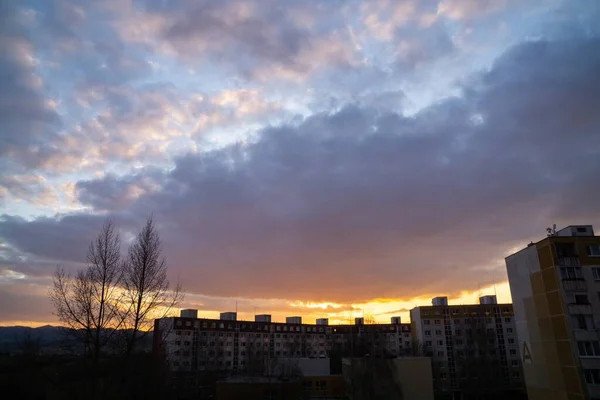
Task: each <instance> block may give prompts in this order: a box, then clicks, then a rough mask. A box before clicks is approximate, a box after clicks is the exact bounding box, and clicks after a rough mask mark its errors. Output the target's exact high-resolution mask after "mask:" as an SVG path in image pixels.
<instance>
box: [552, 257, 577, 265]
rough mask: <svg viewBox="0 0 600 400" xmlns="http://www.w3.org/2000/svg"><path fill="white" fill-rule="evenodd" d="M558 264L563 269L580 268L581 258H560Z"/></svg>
mask: <svg viewBox="0 0 600 400" xmlns="http://www.w3.org/2000/svg"><path fill="white" fill-rule="evenodd" d="M556 261H557V263H558V265H559V266H561V267H580V266H581V264H580V263H579V257H558V258H557V260H556Z"/></svg>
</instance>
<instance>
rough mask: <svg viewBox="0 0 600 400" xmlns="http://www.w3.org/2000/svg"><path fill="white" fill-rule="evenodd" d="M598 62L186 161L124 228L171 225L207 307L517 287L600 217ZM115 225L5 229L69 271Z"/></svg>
mask: <svg viewBox="0 0 600 400" xmlns="http://www.w3.org/2000/svg"><path fill="white" fill-rule="evenodd" d="M598 48H600V40H599V39H598V38H595V37H593V38H579V39H578V40H577V41H575V40H573V41H557V42H544V41H539V42H530V43H524V44H521V45H519V46H516V47H515V48H513V49H512V50H510V51H508V52H507V53H506V54H504V56H502V57H501V58H500V59H499V60H498V61H497V63H496V64H495V65H494V67H493V68H492V69H491V70H490V71H489V72H486V73H483V74H481V75H480V76H478V77H476V78H473V79H472V80H471V83H470V84H469V86H465V87H464V88H463V91H464V96H462V97H460V98H451V99H448V100H446V101H443V102H441V103H439V104H436V105H433V106H431V107H429V108H427V109H425V110H423V111H421V112H420V113H418V114H417V115H415V116H414V117H412V118H406V117H404V116H402V115H399V114H396V113H392V112H384V111H381V110H379V109H373V108H368V107H361V106H358V105H347V106H345V107H344V108H342V109H340V110H338V111H336V112H332V113H320V114H316V115H313V116H311V117H309V118H307V119H305V120H304V121H302V122H301V123H299V124H297V125H282V126H278V127H270V128H265V129H263V130H262V132H261V135H260V139H259V140H258V141H256V142H254V143H251V144H248V145H236V146H230V147H227V148H225V149H222V150H218V151H212V152H208V153H201V154H190V155H187V156H185V157H181V158H179V159H177V160H176V163H175V168H174V169H173V170H172V171H171V172H169V173H168V174H167V175H166V176H165V177H164V178H163V179H162V181H161V182H160V188H161V189H160V190H157V191H153V192H149V193H147V194H142V195H141V196H140V197H139V198H137V200H135V201H134V202H133V203H132V204H131V205H130V206H129V207H128V208H126V209H124V210H121V211H120V212H119V215H120V216H121V217H123V218H125V217H126V218H127V221H129V222H128V223H129V224H131V221H140V223H141V221H142V220H143V218H144V217H145V216H146V215H147V214H148V213H149V212H151V211H152V212H154V215H155V217H156V220H157V221H158V223H159V225H160V230H161V234H162V237H163V239H164V248H165V251H166V253H167V255H168V257H169V261H170V264H171V268H172V269H171V272H172V274H174V275H177V276H180V277H182V278H183V279H185V282H186V285H187V289H188V290H190V291H192V292H199V293H204V294H206V295H219V296H260V297H272V298H286V296H290V295H292V296H293V297H294V298H297V299H302V300H312V301H319V300H330V301H342V302H343V301H358V300H361V299H373V298H378V297H403V298H410V297H412V296H416V295H423V294H425V293H427V294H429V293H431V294H434V293H440V292H446V291H447V290H448V288H462V289H464V290H468V289H473V288H475V287H477V286H479V285H485V284H490V283H493V282H498V281H501V280H504V279H505V273H504V268H503V266H502V258H503V257H504V256H505V255H506V252H507V251H508V250H509V249H510V248H512V247H513V246H522V245H525V244H526V243H527V241H529V240H532V239H537V238H540V237H542V236H543V235H544V229H545V227H546V226H547V225H548V224H551V223H553V222H555V223H557V224H559V225H562V224H567V223H594V224H597V223H598V221H599V219H600V213H599V211H598V208H597V204H598V203H599V201H600V190H599V189H598V185H597V180H598V176H600V135H599V134H598V130H599V128H600V115H599V114H598V113H597V110H599V109H600V78H599V77H598V74H597V71H598V70H600V53H599V52H598V51H597V49H598ZM137 179H139V177H125V178H117V177H111V176H108V177H106V178H104V179H102V180H99V181H89V182H85V183H82V184H80V185H79V186H78V195H79V197H80V198H81V199H94V198H95V200H89V201H88V203H89V204H93V205H96V206H98V207H99V208H102V209H104V208H107V207H108V205H106V204H103V203H102V201H101V200H100V199H99V198H98V197H100V196H101V195H100V194H101V193H102V192H103V191H106V190H108V189H109V190H108V193H109V194H110V195H109V196H108V202H109V205H110V204H113V203H115V201H113V200H110V199H111V198H112V199H117V200H116V203H117V204H120V203H119V200H118V199H120V198H121V197H122V196H125V194H126V193H127V191H128V190H130V189H129V187H130V186H131V184H132V182H136V180H137ZM107 188H108V189H107ZM119 188H120V189H119ZM119 190H120V191H121V197H120V196H119V194H118V192H119ZM125 197H126V196H125ZM92 221H93V223H91V222H92ZM99 224H100V221H99V217H94V216H87V215H86V214H85V213H82V214H77V215H69V216H64V217H62V218H41V219H37V220H33V221H31V222H28V221H26V220H23V219H19V218H16V217H10V216H5V217H4V218H3V220H2V222H0V237H1V238H2V240H3V241H5V242H6V243H8V244H9V245H11V246H13V247H14V248H16V249H18V250H21V251H24V252H28V253H31V254H38V255H40V256H43V257H49V258H55V259H61V258H64V257H65V254H69V255H71V254H73V252H74V250H73V249H81V252H83V251H84V250H85V248H86V246H87V242H88V241H89V240H90V238H91V237H93V235H94V233H95V231H96V230H97V229H96V228H94V227H97V226H99ZM52 233H60V236H59V237H56V238H53V237H52V236H51V234H52ZM82 238H85V240H83V239H82Z"/></svg>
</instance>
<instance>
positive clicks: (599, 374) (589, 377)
mask: <svg viewBox="0 0 600 400" xmlns="http://www.w3.org/2000/svg"><path fill="white" fill-rule="evenodd" d="M583 374H584V375H585V381H586V382H587V383H588V384H589V385H598V384H600V369H586V370H583Z"/></svg>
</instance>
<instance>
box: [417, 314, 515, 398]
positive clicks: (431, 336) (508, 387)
mask: <svg viewBox="0 0 600 400" xmlns="http://www.w3.org/2000/svg"><path fill="white" fill-rule="evenodd" d="M513 316H514V315H513V308H512V305H511V304H484V305H482V304H473V305H461V306H456V305H452V306H426V307H417V308H415V309H413V310H411V320H412V321H413V322H412V323H413V336H414V339H415V341H416V342H417V343H418V348H419V350H420V353H418V354H422V355H425V356H429V357H431V361H432V366H433V379H434V388H435V390H436V392H437V393H438V394H441V393H453V392H456V393H457V395H460V393H464V392H465V391H467V390H470V391H473V392H477V391H480V392H483V391H487V390H504V391H515V392H518V391H521V392H523V388H524V383H523V376H522V375H523V373H522V366H521V359H520V357H519V349H518V343H517V335H516V328H515V321H514V318H513ZM480 366H481V368H480ZM492 368H493V369H492ZM486 379H487V380H486ZM475 383H477V385H475ZM477 386H481V387H479V388H478V387H477ZM450 396H451V395H450Z"/></svg>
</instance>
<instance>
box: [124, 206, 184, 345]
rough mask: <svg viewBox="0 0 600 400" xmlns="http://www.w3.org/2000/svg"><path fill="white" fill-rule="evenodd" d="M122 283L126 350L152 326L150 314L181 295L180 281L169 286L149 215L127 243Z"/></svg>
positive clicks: (159, 312) (168, 308)
mask: <svg viewBox="0 0 600 400" xmlns="http://www.w3.org/2000/svg"><path fill="white" fill-rule="evenodd" d="M123 287H124V290H125V293H126V294H125V296H126V303H127V305H126V307H125V308H126V310H125V311H124V312H125V317H124V320H125V321H126V328H127V329H128V333H127V340H126V351H127V354H131V353H132V352H133V351H134V350H135V346H136V344H137V342H138V339H140V337H142V336H143V335H145V334H146V333H147V332H149V331H150V329H151V328H152V324H153V321H154V318H161V317H164V316H166V315H167V314H168V313H169V312H170V311H171V309H172V308H173V307H175V306H177V305H178V304H179V302H181V300H182V299H183V292H182V290H181V285H180V284H179V283H178V284H177V285H176V286H175V288H174V289H173V290H171V289H170V283H169V280H168V279H167V260H166V258H165V257H164V256H163V255H162V247H161V241H160V237H159V235H158V232H157V230H156V227H155V226H154V221H153V219H152V216H150V217H149V218H148V219H147V220H146V224H145V225H144V227H143V228H142V230H141V231H140V232H139V234H138V235H137V237H136V238H135V239H134V241H133V243H132V244H131V246H130V247H129V252H128V255H127V259H126V261H125V264H124V275H123Z"/></svg>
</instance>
